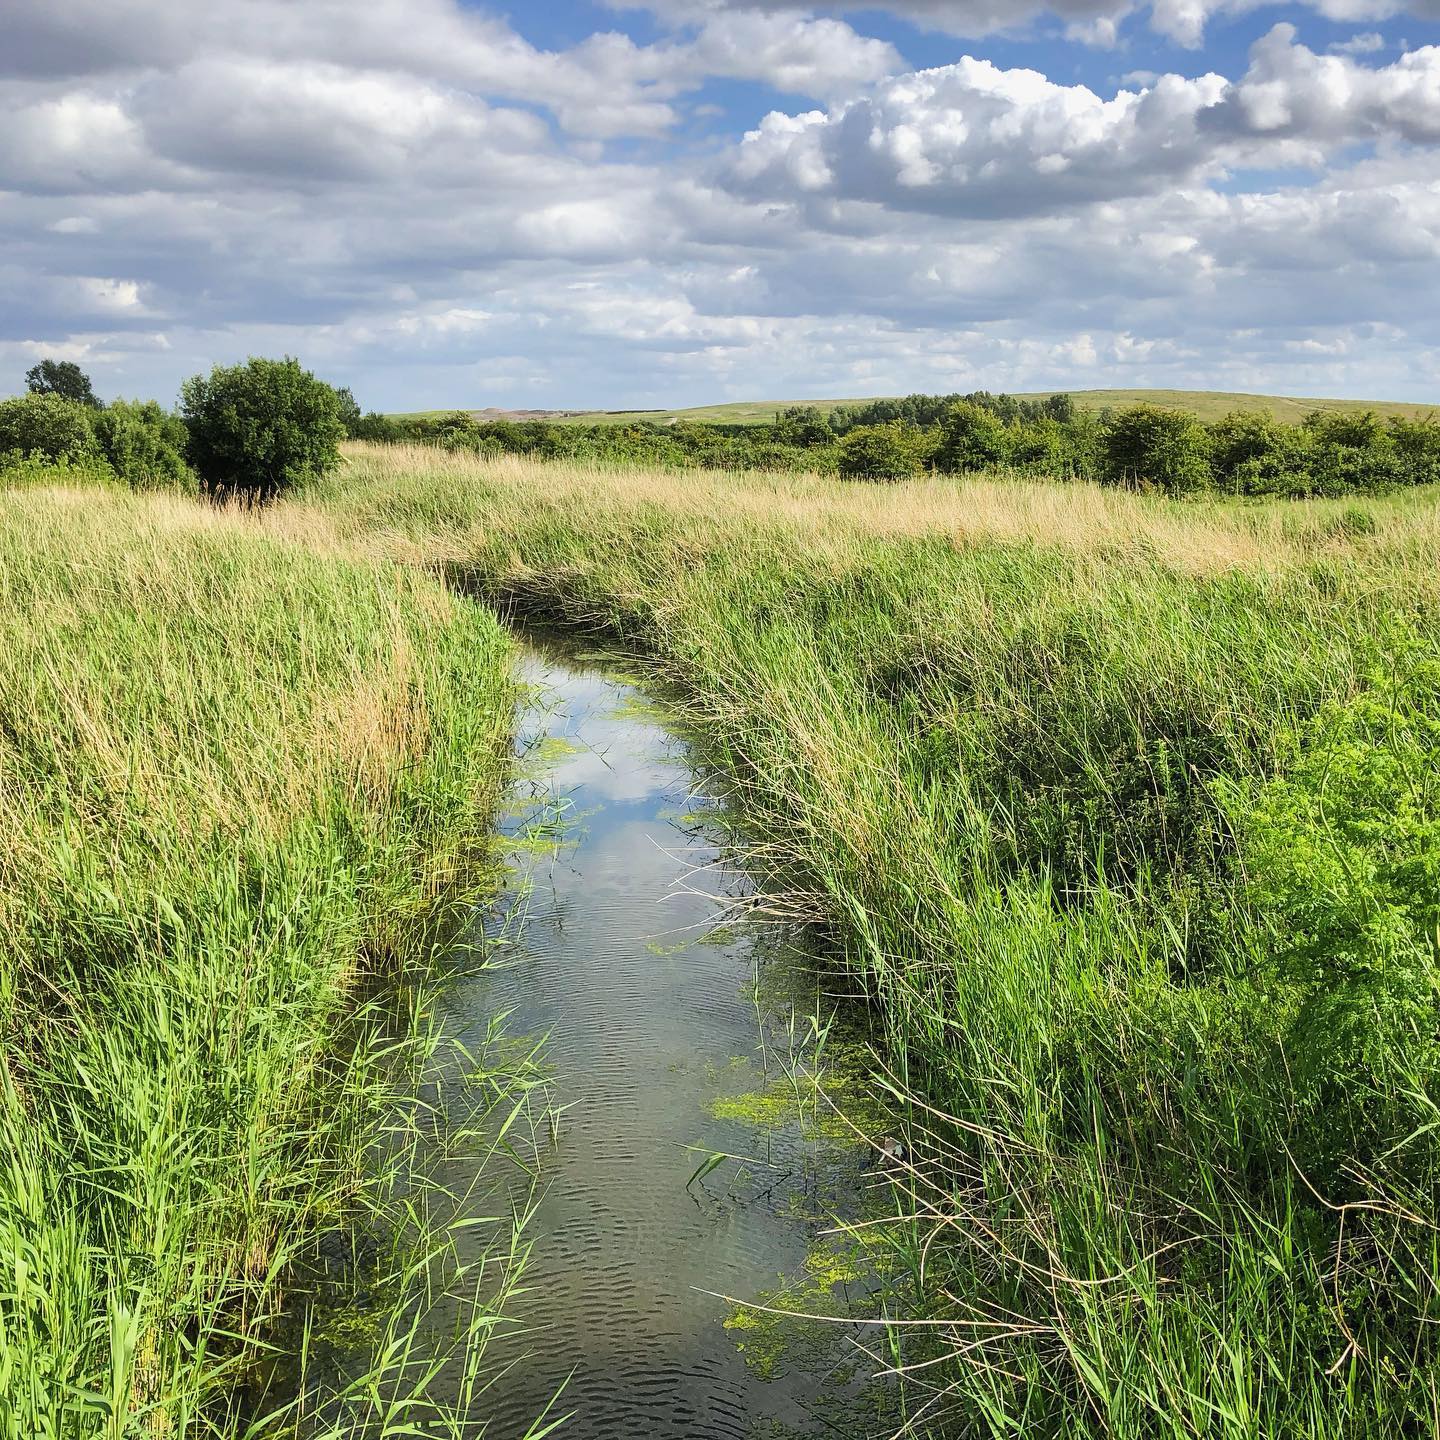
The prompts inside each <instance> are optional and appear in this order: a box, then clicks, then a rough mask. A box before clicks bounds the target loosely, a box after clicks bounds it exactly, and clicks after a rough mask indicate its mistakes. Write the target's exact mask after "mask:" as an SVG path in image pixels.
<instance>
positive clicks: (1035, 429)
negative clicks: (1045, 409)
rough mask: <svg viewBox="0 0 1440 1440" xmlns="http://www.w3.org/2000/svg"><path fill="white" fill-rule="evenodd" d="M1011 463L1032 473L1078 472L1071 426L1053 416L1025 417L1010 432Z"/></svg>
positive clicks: (1063, 474)
mask: <svg viewBox="0 0 1440 1440" xmlns="http://www.w3.org/2000/svg"><path fill="white" fill-rule="evenodd" d="M1009 439H1010V463H1011V464H1012V465H1016V466H1019V467H1020V468H1021V469H1022V470H1026V471H1028V472H1029V473H1030V474H1032V475H1048V476H1054V477H1056V478H1069V477H1070V476H1073V475H1074V474H1075V473H1076V468H1077V467H1076V461H1075V447H1074V444H1073V443H1072V438H1071V432H1070V427H1069V426H1068V425H1066V424H1063V423H1062V422H1061V421H1059V420H1056V419H1054V418H1053V417H1051V416H1049V415H1042V416H1041V417H1040V418H1039V419H1038V420H1024V421H1022V422H1021V423H1020V424H1019V425H1017V426H1015V427H1014V429H1013V430H1012V431H1011V432H1010V436H1009Z"/></svg>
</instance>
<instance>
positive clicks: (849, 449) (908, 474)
mask: <svg viewBox="0 0 1440 1440" xmlns="http://www.w3.org/2000/svg"><path fill="white" fill-rule="evenodd" d="M923 444H924V442H923V439H922V437H921V435H920V432H919V431H917V430H916V429H915V428H914V427H913V426H911V425H906V424H905V423H904V422H903V421H899V420H892V421H890V422H888V423H886V424H884V425H862V426H861V427H860V428H859V429H858V430H852V431H851V432H850V433H849V434H848V435H847V436H846V437H845V439H844V441H843V442H842V444H841V446H840V474H841V475H842V476H843V477H844V478H845V479H846V480H878V481H896V480H909V479H911V478H912V477H914V476H915V475H918V474H919V473H920V466H921V464H922V462H923V455H924V450H923Z"/></svg>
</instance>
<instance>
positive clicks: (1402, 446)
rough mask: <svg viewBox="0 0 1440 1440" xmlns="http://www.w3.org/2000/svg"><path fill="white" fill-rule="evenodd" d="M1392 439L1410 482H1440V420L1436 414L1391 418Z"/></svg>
mask: <svg viewBox="0 0 1440 1440" xmlns="http://www.w3.org/2000/svg"><path fill="white" fill-rule="evenodd" d="M1390 443H1391V444H1392V445H1393V446H1394V448H1395V454H1396V456H1397V457H1398V459H1399V461H1400V465H1401V467H1402V469H1403V471H1404V477H1405V480H1406V483H1408V484H1410V485H1434V484H1436V483H1440V423H1437V422H1436V419H1435V417H1434V416H1433V415H1427V416H1426V417H1425V418H1424V419H1423V420H1401V419H1399V418H1398V417H1397V418H1396V419H1393V420H1391V422H1390Z"/></svg>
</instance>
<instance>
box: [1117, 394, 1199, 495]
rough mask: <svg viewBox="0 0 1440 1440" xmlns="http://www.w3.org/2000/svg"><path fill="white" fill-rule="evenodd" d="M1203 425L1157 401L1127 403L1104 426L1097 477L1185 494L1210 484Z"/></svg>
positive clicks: (1118, 482)
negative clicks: (1102, 460)
mask: <svg viewBox="0 0 1440 1440" xmlns="http://www.w3.org/2000/svg"><path fill="white" fill-rule="evenodd" d="M1208 448H1209V447H1208V445H1207V443H1206V436H1205V430H1204V427H1203V426H1202V425H1201V424H1200V422H1199V421H1198V420H1196V419H1195V418H1194V416H1191V415H1186V414H1184V413H1183V412H1182V411H1179V410H1165V409H1162V408H1161V407H1160V406H1158V405H1132V406H1129V407H1128V408H1126V409H1124V410H1117V411H1116V412H1115V413H1114V414H1113V415H1111V417H1110V420H1109V423H1108V424H1107V426H1106V428H1105V469H1104V474H1103V477H1102V478H1104V479H1105V480H1108V481H1109V482H1110V483H1111V484H1112V485H1129V486H1134V487H1135V488H1137V489H1142V490H1144V489H1154V490H1163V491H1165V492H1166V493H1167V494H1170V495H1188V494H1193V493H1195V492H1196V491H1200V490H1205V489H1207V488H1208V487H1209V485H1210V483H1211V475H1210V463H1209V458H1208V453H1207V452H1208Z"/></svg>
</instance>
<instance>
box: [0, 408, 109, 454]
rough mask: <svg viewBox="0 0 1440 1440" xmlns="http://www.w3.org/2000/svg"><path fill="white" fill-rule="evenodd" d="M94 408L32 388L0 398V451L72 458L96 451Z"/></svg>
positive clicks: (3, 452)
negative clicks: (22, 393)
mask: <svg viewBox="0 0 1440 1440" xmlns="http://www.w3.org/2000/svg"><path fill="white" fill-rule="evenodd" d="M93 414H94V412H93V411H92V410H91V409H90V407H89V406H88V405H84V404H81V403H80V402H79V401H78V400H67V399H66V398H65V397H64V396H63V395H56V394H53V393H48V392H44V393H42V392H40V391H33V392H31V393H30V394H28V395H20V396H17V397H16V398H15V399H13V400H0V455H5V454H18V455H22V456H27V457H28V456H40V457H41V458H43V459H46V460H54V461H61V460H67V461H75V460H88V459H93V458H95V457H96V456H97V455H98V453H99V452H98V449H97V446H96V443H95V430H94V421H93V419H92V416H93Z"/></svg>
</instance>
